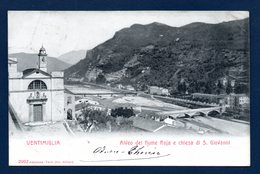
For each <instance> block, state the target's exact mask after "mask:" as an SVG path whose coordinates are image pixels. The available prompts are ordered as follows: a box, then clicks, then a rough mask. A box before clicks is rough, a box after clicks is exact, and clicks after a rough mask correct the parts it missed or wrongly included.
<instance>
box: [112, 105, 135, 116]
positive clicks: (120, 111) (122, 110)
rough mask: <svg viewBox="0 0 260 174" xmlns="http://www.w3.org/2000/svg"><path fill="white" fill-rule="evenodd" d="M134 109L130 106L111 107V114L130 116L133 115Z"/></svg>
mask: <svg viewBox="0 0 260 174" xmlns="http://www.w3.org/2000/svg"><path fill="white" fill-rule="evenodd" d="M134 115H135V114H134V109H133V108H132V107H131V108H127V107H125V108H123V107H119V108H115V109H112V110H111V116H113V117H120V116H122V117H126V118H129V117H131V116H134Z"/></svg>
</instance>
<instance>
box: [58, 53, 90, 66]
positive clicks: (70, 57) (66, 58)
mask: <svg viewBox="0 0 260 174" xmlns="http://www.w3.org/2000/svg"><path fill="white" fill-rule="evenodd" d="M86 52H87V51H86V50H77V51H70V52H67V53H65V54H62V55H60V56H59V57H57V58H58V59H59V60H61V61H63V62H66V63H68V64H71V65H74V64H76V63H78V61H80V60H81V59H84V58H85V57H86Z"/></svg>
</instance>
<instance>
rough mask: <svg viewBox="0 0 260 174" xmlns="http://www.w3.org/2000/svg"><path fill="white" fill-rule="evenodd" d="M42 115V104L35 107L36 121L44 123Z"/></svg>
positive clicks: (34, 115)
mask: <svg viewBox="0 0 260 174" xmlns="http://www.w3.org/2000/svg"><path fill="white" fill-rule="evenodd" d="M42 115H43V114H42V104H37V105H33V117H34V121H43V118H42Z"/></svg>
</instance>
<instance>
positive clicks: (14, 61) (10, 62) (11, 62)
mask: <svg viewBox="0 0 260 174" xmlns="http://www.w3.org/2000/svg"><path fill="white" fill-rule="evenodd" d="M16 63H17V61H16V60H13V59H12V58H8V64H16Z"/></svg>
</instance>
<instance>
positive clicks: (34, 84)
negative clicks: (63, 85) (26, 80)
mask: <svg viewBox="0 0 260 174" xmlns="http://www.w3.org/2000/svg"><path fill="white" fill-rule="evenodd" d="M28 89H47V86H46V84H45V83H44V82H43V81H41V80H34V81H32V82H31V83H30V84H29V86H28Z"/></svg>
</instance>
